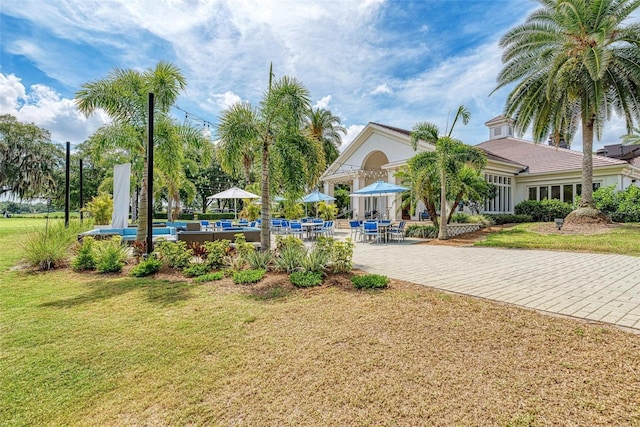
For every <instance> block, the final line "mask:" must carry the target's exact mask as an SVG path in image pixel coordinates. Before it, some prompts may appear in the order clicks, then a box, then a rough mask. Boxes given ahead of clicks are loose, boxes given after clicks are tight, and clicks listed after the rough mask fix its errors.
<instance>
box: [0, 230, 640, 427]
mask: <svg viewBox="0 0 640 427" xmlns="http://www.w3.org/2000/svg"><path fill="white" fill-rule="evenodd" d="M0 224H2V225H1V226H0V239H1V240H0V244H1V245H2V246H1V247H2V250H3V257H2V273H1V274H0V425H7V426H33V425H38V426H46V425H51V426H54V425H55V426H57V425H77V426H85V425H105V426H113V425H186V424H189V425H241V426H256V425H258V426H262V425H278V426H318V425H353V426H370V425H382V426H384V425H407V426H413V425H424V424H432V425H505V426H506V425H512V426H518V425H534V426H536V425H562V424H565V423H566V422H567V420H570V421H571V423H573V424H575V425H640V405H639V404H638V400H637V397H638V384H640V378H639V377H638V372H640V351H638V349H639V348H640V336H638V335H635V334H631V333H627V332H624V331H622V330H619V329H617V328H614V327H611V326H607V325H601V324H593V323H587V322H582V321H579V320H574V319H565V318H556V317H551V316H546V315H542V314H539V313H536V312H533V311H530V310H524V309H520V308H516V307H512V306H506V305H504V304H495V303H492V302H489V301H485V300H478V299H474V298H468V297H463V296H459V295H450V294H445V293H441V292H437V291H434V290H430V289H428V288H426V287H423V286H417V285H412V284H407V283H400V282H396V281H392V283H391V285H390V288H389V289H388V290H384V291H377V292H371V291H368V292H366V291H356V290H354V289H352V288H350V287H347V286H346V285H345V283H344V282H340V283H339V282H336V280H335V279H331V280H329V282H328V283H326V284H325V285H323V286H322V287H320V288H313V289H304V290H300V289H295V288H293V287H292V286H291V285H290V284H289V283H288V281H287V279H286V277H270V280H271V282H268V283H266V284H265V283H262V284H257V285H242V286H240V285H233V283H232V282H231V280H230V279H225V280H222V281H219V282H209V283H203V284H195V283H193V282H192V281H191V280H187V279H184V278H181V277H180V276H178V275H176V276H173V277H169V276H166V277H164V276H163V278H146V279H137V278H131V277H128V276H125V275H98V274H95V273H83V274H79V273H74V272H72V271H69V270H58V271H53V272H48V273H34V272H29V271H25V270H11V271H8V270H7V268H8V266H9V264H11V263H10V262H9V261H6V259H7V258H5V256H8V259H13V260H17V259H18V258H19V257H20V254H19V250H18V249H17V248H18V246H17V242H18V241H19V239H20V236H21V235H22V234H23V233H24V232H25V231H26V229H25V228H24V227H25V226H24V225H19V224H18V223H13V224H12V223H9V222H0ZM35 225H37V224H36V223H30V224H29V226H35ZM27 227H28V226H27Z"/></svg>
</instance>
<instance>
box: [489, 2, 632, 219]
mask: <svg viewBox="0 0 640 427" xmlns="http://www.w3.org/2000/svg"><path fill="white" fill-rule="evenodd" d="M538 2H539V3H540V4H541V5H542V7H541V8H540V9H538V10H536V11H534V12H533V13H531V15H529V17H528V18H527V20H526V22H525V23H524V24H522V25H518V26H516V27H514V28H512V29H511V30H509V31H508V32H507V33H506V34H505V35H504V36H503V37H502V39H501V40H500V45H501V46H502V47H503V48H504V49H505V50H504V53H503V56H502V60H503V62H504V63H505V66H504V68H503V70H502V71H501V73H500V75H499V76H498V86H497V87H496V89H495V90H498V89H500V88H502V87H504V86H506V85H509V84H511V83H517V84H516V86H515V88H514V89H513V90H512V91H511V93H510V94H509V97H508V98H507V102H506V107H505V113H506V115H508V116H512V117H514V118H515V126H516V130H517V131H519V132H524V131H526V130H527V129H528V128H529V127H530V126H531V128H532V133H533V137H534V139H535V140H536V141H541V140H543V139H544V138H546V137H547V135H549V134H552V135H555V137H556V141H558V140H559V136H560V135H564V137H565V138H567V140H568V141H570V139H571V137H572V136H573V134H574V133H575V131H576V130H577V129H578V126H580V128H581V131H582V149H583V161H582V197H581V200H580V206H579V209H577V210H576V211H574V212H572V213H571V214H570V215H569V216H568V217H567V219H566V222H571V221H574V220H578V221H589V220H590V219H589V218H591V220H592V221H598V220H606V219H605V218H603V217H602V216H601V214H599V212H598V211H597V210H595V204H594V201H593V197H592V192H593V157H592V151H593V137H594V134H595V135H596V136H597V137H598V138H600V136H601V133H602V127H603V126H604V122H605V121H606V120H608V119H609V118H610V117H611V114H612V112H615V113H617V114H618V115H620V116H621V117H624V119H625V121H626V125H627V129H628V131H629V132H630V131H631V129H632V127H633V121H634V120H639V119H640V96H638V94H639V93H640V23H638V22H633V23H631V24H629V25H626V26H624V25H623V21H625V20H626V19H627V18H628V17H629V15H630V14H631V13H632V12H633V11H635V10H636V9H637V8H638V7H639V6H640V0H538ZM581 218H582V219H581Z"/></svg>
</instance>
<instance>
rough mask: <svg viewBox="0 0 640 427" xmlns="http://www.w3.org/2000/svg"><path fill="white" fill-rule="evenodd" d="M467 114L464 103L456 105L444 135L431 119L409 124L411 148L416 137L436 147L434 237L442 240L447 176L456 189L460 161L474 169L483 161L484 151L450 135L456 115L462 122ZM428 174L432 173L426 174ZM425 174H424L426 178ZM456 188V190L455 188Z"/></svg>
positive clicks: (467, 119)
mask: <svg viewBox="0 0 640 427" xmlns="http://www.w3.org/2000/svg"><path fill="white" fill-rule="evenodd" d="M470 118H471V114H470V113H469V110H467V109H466V107H465V106H463V105H461V106H459V107H458V110H457V112H456V115H455V117H454V119H453V123H452V124H451V127H450V128H449V130H448V132H447V133H446V135H440V131H439V129H438V126H437V125H435V124H433V123H428V122H420V123H416V124H415V125H414V126H413V129H412V132H411V145H412V146H413V149H414V150H415V149H417V147H418V141H420V140H422V141H425V142H428V143H430V144H433V145H435V147H436V150H435V154H434V155H433V157H434V159H433V160H434V161H435V162H434V163H433V166H435V170H436V171H437V174H438V175H439V178H440V224H439V232H438V239H440V240H446V239H448V238H449V235H448V233H447V222H448V221H447V220H446V218H448V215H447V203H446V201H447V179H448V180H449V181H450V182H451V184H450V186H451V187H452V189H455V190H458V189H457V188H456V186H459V184H457V185H456V184H454V183H455V182H456V181H455V180H456V177H457V176H458V175H459V173H460V170H461V169H462V168H463V166H464V165H469V166H472V167H474V168H475V169H476V170H482V169H483V168H484V166H485V165H486V157H485V155H484V153H483V152H482V151H481V150H480V149H478V148H476V147H471V146H468V145H465V144H464V143H463V142H462V141H460V140H459V139H455V138H452V137H451V134H452V132H453V128H454V127H455V125H456V122H457V121H458V119H462V122H463V123H464V124H467V123H469V119H470ZM430 175H432V173H431V174H430ZM427 176H428V175H425V176H424V177H425V178H426V177H427ZM457 192H459V191H457Z"/></svg>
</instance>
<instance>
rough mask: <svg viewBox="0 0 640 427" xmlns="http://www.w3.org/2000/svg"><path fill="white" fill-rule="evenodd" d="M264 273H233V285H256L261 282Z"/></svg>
mask: <svg viewBox="0 0 640 427" xmlns="http://www.w3.org/2000/svg"><path fill="white" fill-rule="evenodd" d="M265 273H266V271H265V270H243V271H236V272H235V273H233V283H236V284H239V285H244V284H250V283H256V282H259V281H260V280H262V278H263V277H264V275H265Z"/></svg>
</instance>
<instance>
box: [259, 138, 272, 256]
mask: <svg viewBox="0 0 640 427" xmlns="http://www.w3.org/2000/svg"><path fill="white" fill-rule="evenodd" d="M270 219H271V202H270V198H269V141H268V136H267V137H265V140H264V141H263V143H262V223H261V224H260V246H261V250H263V251H268V250H269V249H270V248H271V221H270Z"/></svg>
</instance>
